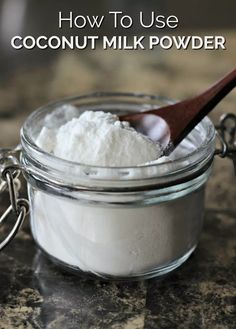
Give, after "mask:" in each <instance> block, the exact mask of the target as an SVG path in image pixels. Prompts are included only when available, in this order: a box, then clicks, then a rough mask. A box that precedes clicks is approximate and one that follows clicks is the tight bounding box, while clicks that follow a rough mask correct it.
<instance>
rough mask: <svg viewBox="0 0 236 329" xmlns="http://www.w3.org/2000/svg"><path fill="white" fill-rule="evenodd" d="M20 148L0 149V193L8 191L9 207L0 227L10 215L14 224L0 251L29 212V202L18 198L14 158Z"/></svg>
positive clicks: (16, 167)
mask: <svg viewBox="0 0 236 329" xmlns="http://www.w3.org/2000/svg"><path fill="white" fill-rule="evenodd" d="M19 151H20V147H19V146H18V147H16V148H15V149H0V174H1V177H0V193H1V192H3V191H5V190H8V193H9V199H10V205H9V207H8V208H7V210H6V211H5V212H4V213H3V215H2V216H1V217H0V225H1V224H3V223H4V222H5V221H6V220H7V218H8V217H9V216H10V214H12V215H13V216H14V217H15V224H14V226H13V228H12V229H11V231H10V233H9V234H8V235H7V236H6V238H5V239H4V240H3V241H2V242H1V243H0V251H1V250H3V249H4V248H5V247H6V246H7V245H8V244H9V243H10V242H11V240H12V239H13V238H14V237H15V235H16V233H17V232H18V230H19V229H20V227H21V225H22V224H23V221H24V219H25V217H26V215H27V213H28V211H29V202H28V200H26V199H23V198H19V196H18V194H19V193H18V192H19V189H20V186H21V184H20V180H19V175H20V173H21V166H20V164H19V162H18V159H17V157H16V155H17V153H18V152H19Z"/></svg>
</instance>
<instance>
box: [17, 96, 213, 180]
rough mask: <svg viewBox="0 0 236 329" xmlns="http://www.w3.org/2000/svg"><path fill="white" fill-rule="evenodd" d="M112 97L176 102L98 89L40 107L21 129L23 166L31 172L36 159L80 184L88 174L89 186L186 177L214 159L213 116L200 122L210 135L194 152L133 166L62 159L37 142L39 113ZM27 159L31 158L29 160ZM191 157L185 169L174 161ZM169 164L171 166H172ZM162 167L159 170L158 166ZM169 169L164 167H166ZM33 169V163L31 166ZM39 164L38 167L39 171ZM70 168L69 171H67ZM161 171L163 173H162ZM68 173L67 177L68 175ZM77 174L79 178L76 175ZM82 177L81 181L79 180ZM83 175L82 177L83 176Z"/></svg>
mask: <svg viewBox="0 0 236 329" xmlns="http://www.w3.org/2000/svg"><path fill="white" fill-rule="evenodd" d="M106 98H108V99H112V98H116V99H118V100H122V98H123V99H124V98H129V99H137V100H140V101H141V100H142V101H146V102H154V103H155V102H164V103H168V104H171V103H174V101H172V100H170V99H167V98H165V97H162V96H157V95H149V94H142V93H123V92H96V93H91V94H87V95H81V96H75V97H68V98H63V99H61V100H58V101H56V102H51V103H49V104H46V105H44V106H42V107H40V108H38V109H36V110H35V111H34V112H33V113H32V114H31V115H30V116H28V118H27V119H26V121H25V122H24V124H23V126H22V128H21V144H22V153H23V165H24V166H25V170H26V171H27V170H28V169H29V167H30V166H31V164H32V162H34V166H35V165H36V167H37V164H38V165H40V166H41V167H42V166H43V167H46V168H47V169H48V170H47V174H49V176H51V178H52V177H53V178H54V179H59V180H60V179H62V177H61V173H65V171H66V175H67V174H68V175H69V173H71V170H72V175H73V176H74V179H73V180H70V179H68V180H67V178H69V177H65V176H63V177H64V178H63V181H68V182H73V183H74V184H77V183H80V184H81V180H80V179H79V176H80V175H79V174H80V173H82V172H83V173H85V176H84V177H83V179H82V181H83V183H84V184H85V185H87V184H86V181H87V183H88V180H90V182H89V185H91V181H93V182H94V183H95V182H97V181H101V180H105V181H111V182H113V183H114V182H115V181H126V182H127V181H135V180H143V179H145V180H146V179H147V180H148V179H153V178H154V177H155V178H157V179H161V180H162V181H163V180H164V179H165V177H168V178H170V177H173V176H175V175H179V174H183V173H185V175H184V176H188V172H189V175H191V173H192V170H193V169H194V168H195V169H194V170H195V171H196V170H198V169H201V168H203V167H204V165H205V164H206V162H207V161H206V160H208V162H209V161H210V160H212V158H213V154H214V149H215V148H214V139H215V128H214V125H213V123H212V122H211V120H210V119H209V118H207V117H206V118H204V119H203V120H202V122H201V123H200V125H201V126H202V129H206V130H207V131H206V138H205V140H204V141H203V142H202V144H201V145H200V146H199V147H198V148H197V149H195V150H194V151H191V152H190V153H189V154H187V155H185V156H183V157H180V158H178V159H176V160H174V161H167V162H164V163H148V164H142V165H139V166H129V167H104V166H95V165H87V164H84V163H77V162H72V161H68V160H65V159H61V158H59V157H56V156H55V155H53V154H50V153H48V152H46V151H44V150H43V149H41V148H40V147H39V146H37V145H36V143H35V142H34V140H33V138H32V136H31V135H30V131H31V129H30V128H31V126H32V124H33V122H35V120H37V118H38V116H39V115H42V114H44V113H45V114H46V113H47V112H48V111H49V110H53V109H55V108H57V107H59V106H60V105H64V104H70V103H73V102H75V101H79V102H80V101H86V100H89V99H99V100H103V99H106ZM26 158H27V159H26ZM24 159H25V160H26V161H24ZM186 160H188V163H189V165H187V166H183V167H182V168H181V169H180V168H178V169H177V170H173V168H171V167H173V166H172V164H173V162H174V163H175V165H176V164H179V165H181V163H184V162H186ZM168 166H169V167H170V168H168ZM157 168H158V169H157ZM164 168H165V169H166V170H163V169H164ZM31 169H32V166H31ZM38 169H39V167H38V168H37V170H38ZM65 169H67V170H65ZM130 171H131V172H132V175H129V174H128V175H127V172H130ZM158 173H160V175H159V174H158ZM68 175H67V176H68ZM76 176H77V177H76ZM77 178H78V181H77ZM80 178H81V177H80Z"/></svg>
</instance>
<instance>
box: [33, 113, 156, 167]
mask: <svg viewBox="0 0 236 329" xmlns="http://www.w3.org/2000/svg"><path fill="white" fill-rule="evenodd" d="M37 144H38V146H40V147H41V148H43V149H44V150H46V151H47V152H50V153H53V154H54V155H56V156H58V157H60V158H63V159H65V160H70V161H74V162H79V163H84V164H88V165H97V166H107V167H121V166H123V167H125V166H135V165H140V164H143V163H145V162H150V161H153V160H156V159H158V158H159V157H160V155H161V147H160V145H159V144H157V143H154V142H152V141H151V140H150V139H149V138H147V137H146V136H144V135H141V134H139V133H137V132H136V131H135V130H134V129H133V128H132V127H130V125H129V123H128V122H121V121H119V118H118V117H117V116H116V115H113V114H111V113H105V112H102V111H98V112H94V111H86V112H84V113H83V114H82V115H81V116H80V117H79V118H73V119H72V120H70V121H69V122H67V123H65V124H64V125H62V126H61V127H60V128H59V129H58V130H56V131H55V130H54V129H49V128H47V127H43V129H42V130H41V132H40V135H39V137H38V139H37Z"/></svg>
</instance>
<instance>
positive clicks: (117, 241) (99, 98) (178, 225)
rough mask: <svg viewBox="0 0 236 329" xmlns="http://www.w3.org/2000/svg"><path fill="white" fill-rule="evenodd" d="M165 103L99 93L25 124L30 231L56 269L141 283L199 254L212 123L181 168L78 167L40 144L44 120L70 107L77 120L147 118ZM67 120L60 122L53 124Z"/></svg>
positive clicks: (200, 130) (201, 128)
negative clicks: (96, 113)
mask: <svg viewBox="0 0 236 329" xmlns="http://www.w3.org/2000/svg"><path fill="white" fill-rule="evenodd" d="M166 102H168V101H166V100H163V99H160V98H158V97H155V96H146V95H135V94H107V93H105V94H104V93H102V94H94V95H89V96H84V97H78V98H73V99H66V100H63V101H60V102H57V103H54V104H50V105H48V106H46V107H44V108H41V109H39V110H37V111H36V112H35V113H33V114H32V115H31V116H30V117H29V118H28V120H27V121H26V122H25V125H24V126H23V129H22V132H21V141H22V159H21V162H22V165H23V166H24V167H25V168H27V170H25V172H26V174H25V175H26V179H27V182H28V191H29V198H30V204H31V227H32V232H33V236H34V239H35V241H36V242H37V244H38V245H39V246H40V247H41V248H42V250H43V251H44V252H45V253H46V254H48V255H49V256H50V257H51V258H52V259H53V260H54V261H55V262H57V263H59V264H61V265H62V266H64V267H66V268H68V269H70V270H74V271H76V272H78V273H86V275H90V276H91V275H95V276H99V277H102V278H105V279H124V280H127V279H143V278H149V277H153V276H156V275H162V274H165V273H167V272H169V271H170V270H173V269H174V268H176V267H178V266H179V265H180V264H182V263H183V262H184V261H185V260H186V259H187V258H188V257H189V255H190V254H191V253H192V251H193V250H194V249H195V247H196V245H197V243H198V240H199V234H200V232H201V229H202V223H203V216H204V189H205V183H206V181H207V179H208V177H209V175H210V172H211V166H212V160H213V155H214V138H215V131H214V126H213V125H212V123H211V121H210V120H209V119H207V118H205V119H204V120H203V121H202V122H201V123H200V124H199V125H198V126H197V127H196V128H195V129H194V131H193V132H192V133H191V135H190V136H189V137H188V138H189V140H190V141H191V143H194V145H195V150H193V151H191V152H189V153H188V154H186V155H185V156H182V157H180V158H178V159H177V160H176V161H170V162H167V163H160V164H146V165H144V166H140V167H138V166H136V167H132V168H122V167H121V168H106V167H96V166H88V165H84V164H77V163H73V162H69V161H66V160H62V159H59V158H56V157H55V156H53V155H51V154H48V153H46V152H44V151H43V150H41V149H39V148H38V147H37V145H36V143H35V140H36V138H37V135H38V134H39V131H40V130H41V128H42V126H43V125H44V124H45V118H46V120H48V118H49V115H50V113H55V109H58V107H60V108H61V107H63V106H64V105H66V104H67V105H68V104H70V105H72V106H75V107H76V111H77V112H76V113H77V114H78V116H79V115H80V113H82V112H83V111H85V110H103V111H108V112H113V113H118V114H121V113H127V112H130V111H143V110H146V109H151V108H156V107H157V106H161V105H164V104H166ZM67 109H68V108H67ZM77 114H76V115H77ZM51 118H52V117H51ZM67 120H68V119H67V118H66V116H65V115H63V116H59V118H58V116H57V121H54V124H58V125H60V124H62V122H65V121H67ZM49 121H50V120H49Z"/></svg>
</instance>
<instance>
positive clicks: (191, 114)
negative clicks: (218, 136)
mask: <svg viewBox="0 0 236 329" xmlns="http://www.w3.org/2000/svg"><path fill="white" fill-rule="evenodd" d="M235 86H236V69H234V70H233V71H231V72H230V73H229V74H227V75H226V76H225V77H224V78H223V79H221V80H220V81H218V82H217V83H215V84H214V85H213V86H212V87H210V88H209V89H207V90H206V91H205V92H203V93H201V94H200V95H198V96H196V97H193V98H191V99H187V100H184V101H182V102H179V103H176V104H173V105H171V106H167V107H168V111H166V109H167V107H166V108H165V107H164V108H160V110H159V111H157V112H156V114H157V115H159V116H160V117H163V118H164V119H165V120H166V121H167V123H168V125H169V127H170V132H171V141H172V144H173V145H174V146H176V145H178V144H179V143H180V142H181V141H182V140H183V139H184V138H185V137H186V136H187V135H188V133H189V132H190V131H191V130H192V129H193V128H194V127H195V126H196V125H197V124H198V123H199V122H200V121H201V120H202V119H203V118H204V117H205V116H206V115H207V114H208V113H209V112H210V111H211V110H212V109H213V108H214V107H215V106H216V105H217V104H218V103H219V102H220V101H221V100H222V99H223V98H224V97H225V96H226V95H227V94H228V93H229V92H230V91H231V90H232V89H233V88H234V87H235ZM150 112H151V111H150ZM167 112H168V114H167Z"/></svg>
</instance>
